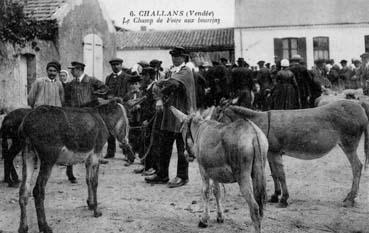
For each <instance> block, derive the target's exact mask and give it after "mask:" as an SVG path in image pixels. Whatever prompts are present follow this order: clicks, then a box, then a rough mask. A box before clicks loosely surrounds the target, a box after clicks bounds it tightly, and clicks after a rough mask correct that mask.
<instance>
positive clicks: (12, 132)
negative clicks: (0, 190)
mask: <svg viewBox="0 0 369 233" xmlns="http://www.w3.org/2000/svg"><path fill="white" fill-rule="evenodd" d="M31 111H32V109H30V108H18V109H15V110H13V111H11V112H9V113H8V114H7V115H6V116H5V117H4V120H3V122H2V124H1V129H0V137H1V139H2V154H3V157H4V182H6V183H8V186H9V187H18V184H19V183H20V181H19V178H18V174H17V171H16V170H15V167H14V164H13V161H14V158H15V157H16V156H17V155H18V154H19V153H20V152H21V150H22V148H23V146H24V142H23V141H22V140H21V138H20V137H19V136H18V128H19V126H20V124H21V123H22V120H23V118H24V117H25V116H26V115H27V114H28V113H30V112H31ZM9 139H10V140H11V145H10V147H9V144H8V140H9ZM66 174H67V177H68V180H69V181H70V182H72V183H76V178H75V177H74V175H73V167H72V166H67V170H66Z"/></svg>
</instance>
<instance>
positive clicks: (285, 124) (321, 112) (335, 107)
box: [212, 100, 369, 207]
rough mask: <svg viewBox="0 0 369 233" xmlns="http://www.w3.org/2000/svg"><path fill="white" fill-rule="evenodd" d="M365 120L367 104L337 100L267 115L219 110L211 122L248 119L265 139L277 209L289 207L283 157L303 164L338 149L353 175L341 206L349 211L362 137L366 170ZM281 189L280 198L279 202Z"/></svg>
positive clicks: (356, 183)
mask: <svg viewBox="0 0 369 233" xmlns="http://www.w3.org/2000/svg"><path fill="white" fill-rule="evenodd" d="M368 116H369V104H367V103H365V102H363V103H355V102H353V101H349V100H340V101H334V102H332V103H328V104H326V105H323V106H320V107H316V108H310V109H299V110H271V111H267V112H256V111H253V110H250V109H247V108H242V107H237V106H228V107H224V108H223V107H218V108H217V109H216V110H215V111H214V113H213V116H212V119H216V120H218V121H220V122H232V121H236V120H238V119H248V120H251V121H253V122H254V123H255V124H256V125H257V126H258V127H260V128H261V130H262V131H263V132H264V133H265V134H266V135H267V138H268V141H269V151H268V161H269V166H270V170H271V173H272V177H273V181H274V187H275V192H274V194H273V195H272V196H271V199H270V202H278V201H279V206H280V207H287V206H288V203H287V200H288V197H289V193H288V189H287V184H286V177H285V173H284V169H283V163H282V155H288V156H291V157H294V158H299V159H304V160H311V159H318V158H320V157H322V156H324V155H326V154H327V153H328V152H329V151H331V150H332V149H333V147H335V146H336V145H339V146H340V147H341V149H342V150H343V152H344V153H345V155H346V156H347V158H348V160H349V162H350V164H351V168H352V173H353V181H352V187H351V191H350V192H349V193H348V194H347V196H346V198H345V199H344V206H346V207H349V206H353V205H354V200H355V197H356V196H357V192H358V189H359V183H360V177H361V170H362V167H363V165H362V163H361V162H360V160H359V158H358V155H357V152H356V151H357V148H358V145H359V142H360V138H361V136H362V134H364V138H365V143H364V150H365V166H367V164H368V163H369V133H368V132H369V131H368ZM281 186H282V191H283V194H282V197H281V199H280V200H279V195H281Z"/></svg>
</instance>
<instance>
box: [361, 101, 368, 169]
mask: <svg viewBox="0 0 369 233" xmlns="http://www.w3.org/2000/svg"><path fill="white" fill-rule="evenodd" d="M361 106H362V107H363V108H364V110H365V113H366V116H367V118H368V120H369V103H367V102H365V101H362V102H361ZM364 152H365V165H364V168H365V169H366V168H367V167H368V164H369V124H367V125H366V126H365V128H364Z"/></svg>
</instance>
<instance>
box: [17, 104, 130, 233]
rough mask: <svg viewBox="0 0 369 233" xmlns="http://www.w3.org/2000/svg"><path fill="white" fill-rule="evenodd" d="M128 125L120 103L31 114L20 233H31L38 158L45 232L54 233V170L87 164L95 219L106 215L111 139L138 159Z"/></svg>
mask: <svg viewBox="0 0 369 233" xmlns="http://www.w3.org/2000/svg"><path fill="white" fill-rule="evenodd" d="M128 132H129V122H128V118H127V113H126V110H125V108H124V107H123V106H122V105H121V104H118V103H117V102H115V101H111V102H108V103H107V104H104V105H100V106H97V107H94V108H68V107H65V108H63V107H55V106H46V105H44V106H40V107H37V108H36V109H34V110H32V111H31V112H30V113H29V114H28V115H27V116H26V117H25V118H24V119H23V121H22V123H21V125H20V126H19V135H20V136H21V138H22V140H24V142H25V146H24V147H23V150H22V160H23V169H22V176H23V178H22V184H21V186H20V190H19V205H20V209H21V215H20V224H19V229H18V232H19V233H25V232H27V231H28V225H27V209H26V208H27V202H28V196H29V195H28V193H29V191H30V181H31V178H32V175H33V171H34V158H35V156H37V157H38V159H39V160H40V170H39V173H38V177H37V181H36V184H35V187H34V189H33V196H34V201H35V206H36V212H37V220H38V226H39V230H40V232H44V233H50V232H52V229H51V228H50V227H49V226H48V224H47V221H46V217H45V209H44V199H45V186H46V183H47V181H48V179H49V177H50V175H51V170H52V167H53V166H54V164H61V165H72V164H76V163H80V162H83V161H84V162H85V166H86V183H87V187H88V199H87V205H88V207H89V209H90V210H93V212H94V216H95V217H99V216H101V215H102V213H101V211H100V210H99V209H98V207H97V195H96V193H97V186H98V171H99V157H102V150H103V147H104V145H105V144H106V142H107V139H108V137H109V133H110V134H112V135H113V136H115V138H117V140H118V141H119V142H120V143H121V145H124V148H125V152H127V153H130V154H131V155H133V152H132V149H131V147H130V144H129V140H128Z"/></svg>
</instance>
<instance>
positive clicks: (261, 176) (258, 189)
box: [251, 123, 268, 216]
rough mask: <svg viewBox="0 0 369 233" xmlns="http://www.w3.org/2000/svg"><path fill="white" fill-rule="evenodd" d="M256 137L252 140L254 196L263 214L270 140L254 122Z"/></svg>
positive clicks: (261, 214)
mask: <svg viewBox="0 0 369 233" xmlns="http://www.w3.org/2000/svg"><path fill="white" fill-rule="evenodd" d="M252 125H253V127H254V129H255V131H256V137H255V138H254V140H253V142H252V146H253V148H254V158H253V162H252V172H251V177H252V183H253V188H254V197H255V200H256V202H257V203H258V205H259V214H260V216H263V211H264V205H265V200H266V178H265V162H266V156H267V151H268V141H267V139H266V137H265V135H264V134H263V133H262V132H261V130H260V129H258V128H256V127H257V126H255V125H254V124H253V123H252Z"/></svg>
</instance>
